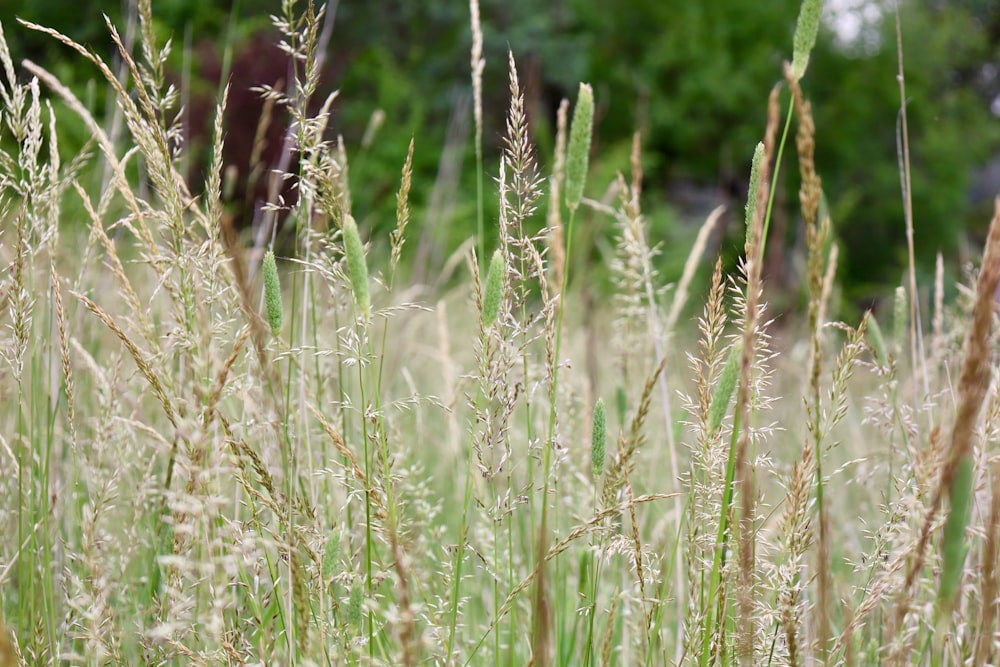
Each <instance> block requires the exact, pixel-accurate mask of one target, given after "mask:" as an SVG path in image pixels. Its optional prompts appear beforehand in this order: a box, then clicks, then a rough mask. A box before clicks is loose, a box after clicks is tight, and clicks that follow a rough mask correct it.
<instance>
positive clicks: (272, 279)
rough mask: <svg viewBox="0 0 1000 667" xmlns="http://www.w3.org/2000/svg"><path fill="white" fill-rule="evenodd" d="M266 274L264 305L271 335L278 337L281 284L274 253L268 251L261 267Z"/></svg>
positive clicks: (279, 330) (279, 329)
mask: <svg viewBox="0 0 1000 667" xmlns="http://www.w3.org/2000/svg"><path fill="white" fill-rule="evenodd" d="M261 270H262V271H263V273H264V305H265V306H266V308H267V323H268V324H270V325H271V333H272V334H274V335H275V336H277V335H278V334H280V333H281V283H280V282H278V265H277V264H276V263H275V261H274V253H273V252H272V251H270V250H268V251H267V252H266V253H264V263H263V264H262V265H261Z"/></svg>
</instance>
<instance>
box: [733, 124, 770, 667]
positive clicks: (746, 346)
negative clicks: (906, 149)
mask: <svg viewBox="0 0 1000 667" xmlns="http://www.w3.org/2000/svg"><path fill="white" fill-rule="evenodd" d="M772 120H775V121H776V118H771V117H769V118H768V126H769V127H768V129H767V130H765V135H766V134H768V133H771V132H773V130H771V129H770V125H771V122H772ZM771 159H772V156H771V154H770V153H768V152H767V145H766V144H765V146H764V156H763V159H762V160H761V164H760V174H759V185H758V187H757V200H756V202H755V205H754V209H753V217H752V225H751V227H750V229H749V230H747V231H748V234H747V239H748V242H747V252H746V264H745V269H744V271H745V275H746V293H745V294H746V296H745V308H746V311H745V313H744V315H743V317H744V329H743V336H742V338H743V340H742V350H741V353H740V373H739V388H738V391H737V397H736V411H737V415H738V417H739V424H740V429H741V431H740V434H739V438H738V440H737V445H736V452H735V455H736V468H735V481H736V484H737V486H738V488H739V490H740V499H741V501H740V515H739V563H738V578H737V600H738V606H739V621H738V623H737V635H738V637H737V647H736V652H737V655H738V656H739V659H740V662H741V664H744V665H747V664H750V663H752V661H753V659H754V653H755V637H756V623H755V621H754V610H753V605H754V598H755V595H754V578H755V577H754V558H755V556H754V551H755V544H754V541H755V538H754V534H755V527H754V524H755V520H756V517H755V509H754V508H755V505H756V489H755V485H754V479H753V470H752V466H753V464H752V463H751V461H750V455H749V450H750V433H751V430H752V428H753V426H752V423H751V402H752V398H751V393H752V386H751V385H752V382H753V378H752V367H753V360H754V355H755V353H756V349H757V338H758V335H759V331H758V327H759V317H760V313H759V302H760V293H761V268H762V263H763V250H764V217H765V214H766V209H767V201H768V196H769V193H770V183H769V178H770V164H771Z"/></svg>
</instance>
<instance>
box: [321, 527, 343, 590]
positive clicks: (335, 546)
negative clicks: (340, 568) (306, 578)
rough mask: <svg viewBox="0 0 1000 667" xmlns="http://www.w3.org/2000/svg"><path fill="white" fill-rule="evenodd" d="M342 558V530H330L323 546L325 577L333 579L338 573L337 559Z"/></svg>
mask: <svg viewBox="0 0 1000 667" xmlns="http://www.w3.org/2000/svg"><path fill="white" fill-rule="evenodd" d="M339 559H340V531H338V530H334V531H331V532H330V536H329V537H328V538H327V539H326V546H324V547H323V579H325V580H330V579H333V577H334V576H336V574H337V561H338V560H339Z"/></svg>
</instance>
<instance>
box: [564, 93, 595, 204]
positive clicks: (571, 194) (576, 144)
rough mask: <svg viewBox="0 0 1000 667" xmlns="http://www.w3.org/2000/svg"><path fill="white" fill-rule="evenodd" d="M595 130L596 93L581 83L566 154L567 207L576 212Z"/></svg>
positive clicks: (581, 195)
mask: <svg viewBox="0 0 1000 667" xmlns="http://www.w3.org/2000/svg"><path fill="white" fill-rule="evenodd" d="M593 129H594V91H593V90H592V89H591V87H590V84H587V83H581V84H580V92H579V93H578V94H577V98H576V108H575V109H574V110H573V122H572V123H571V124H570V128H569V148H568V149H567V153H566V206H567V208H569V210H570V211H575V210H576V209H577V207H578V206H579V205H580V200H581V199H583V186H584V185H585V184H586V182H587V167H588V161H589V159H590V137H591V134H592V133H593Z"/></svg>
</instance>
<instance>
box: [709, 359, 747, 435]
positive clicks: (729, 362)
mask: <svg viewBox="0 0 1000 667" xmlns="http://www.w3.org/2000/svg"><path fill="white" fill-rule="evenodd" d="M742 353H743V346H742V345H740V344H736V345H733V346H732V347H731V348H730V349H729V356H728V357H727V358H726V365H725V366H723V367H722V373H721V374H720V375H719V382H718V383H717V384H716V385H715V391H714V392H713V393H712V402H711V404H710V405H709V408H708V434H709V435H710V436H712V435H715V434H716V432H718V430H719V427H720V426H722V420H723V418H724V417H725V416H726V412H727V411H728V410H729V400H730V399H731V398H732V397H733V392H734V391H735V390H736V380H737V377H738V376H739V370H740V358H741V356H742Z"/></svg>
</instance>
